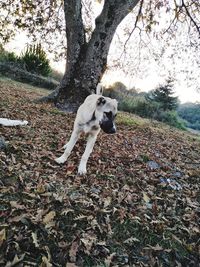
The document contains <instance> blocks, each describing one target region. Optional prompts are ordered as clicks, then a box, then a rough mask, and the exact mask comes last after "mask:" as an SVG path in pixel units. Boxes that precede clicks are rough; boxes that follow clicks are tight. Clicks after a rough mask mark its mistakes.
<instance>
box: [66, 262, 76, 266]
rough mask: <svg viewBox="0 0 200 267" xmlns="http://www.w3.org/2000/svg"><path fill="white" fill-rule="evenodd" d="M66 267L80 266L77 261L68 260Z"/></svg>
mask: <svg viewBox="0 0 200 267" xmlns="http://www.w3.org/2000/svg"><path fill="white" fill-rule="evenodd" d="M66 267H78V266H77V265H76V264H75V263H71V262H68V263H67V264H66Z"/></svg>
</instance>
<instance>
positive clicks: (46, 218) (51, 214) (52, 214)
mask: <svg viewBox="0 0 200 267" xmlns="http://www.w3.org/2000/svg"><path fill="white" fill-rule="evenodd" d="M55 216H56V213H55V211H50V212H49V213H47V214H46V215H45V216H44V218H43V223H45V224H48V223H49V222H50V221H52V220H53V219H54V217H55Z"/></svg>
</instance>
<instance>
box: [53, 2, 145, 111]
mask: <svg viewBox="0 0 200 267" xmlns="http://www.w3.org/2000/svg"><path fill="white" fill-rule="evenodd" d="M139 1H140V0H105V3H104V7H103V10H102V12H101V14H100V15H99V16H98V17H97V18H96V20H95V24H96V27H95V29H94V31H93V33H92V36H91V39H90V40H89V42H88V43H86V41H85V33H84V27H83V21H82V16H81V0H76V1H74V0H65V1H64V5H65V19H66V34H67V63H66V71H65V74H64V77H63V79H62V81H61V84H60V86H59V88H58V95H57V99H56V103H57V105H58V106H60V107H62V108H65V109H67V110H71V111H74V110H76V109H77V107H78V106H79V104H80V103H81V102H83V100H84V99H85V97H87V96H88V95H89V94H91V93H92V92H94V91H95V88H96V85H97V84H98V82H99V81H100V79H101V77H102V75H103V74H104V71H105V69H106V65H107V56H108V52H109V48H110V44H111V41H112V39H113V36H114V33H115V31H116V28H117V26H118V25H119V24H120V22H121V21H122V20H123V18H124V17H125V16H126V15H127V14H128V13H129V12H130V11H131V10H132V9H133V8H134V7H135V6H136V4H137V3H138V2H139Z"/></svg>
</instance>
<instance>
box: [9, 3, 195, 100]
mask: <svg viewBox="0 0 200 267" xmlns="http://www.w3.org/2000/svg"><path fill="white" fill-rule="evenodd" d="M94 7H95V9H94V16H97V15H98V14H99V13H100V12H101V7H100V5H99V6H98V4H96V5H94ZM160 16H162V19H160V18H159V21H160V22H161V23H160V24H159V25H158V28H162V27H163V26H165V23H167V22H166V21H165V20H164V19H163V18H164V14H163V15H162V14H160ZM134 19H135V15H134V14H133V13H131V14H130V15H128V16H127V17H126V18H125V19H124V21H123V22H122V23H121V24H120V26H119V27H118V29H117V34H115V36H114V38H113V41H112V44H111V47H110V52H109V56H108V71H107V72H106V74H105V75H104V77H103V80H102V82H103V83H104V84H105V85H111V84H113V83H114V82H116V81H120V82H122V83H124V84H125V85H126V86H127V88H133V87H134V88H136V89H138V90H140V91H149V90H152V89H155V88H156V87H157V86H158V85H159V84H163V83H164V82H165V80H166V79H167V78H168V77H167V75H168V74H169V73H170V72H171V70H172V69H173V70H174V72H175V74H176V82H175V96H178V97H179V100H180V101H181V102H182V103H184V102H200V93H197V91H196V89H195V87H198V88H200V71H199V70H200V66H199V65H198V64H197V62H196V60H195V58H196V55H195V51H193V50H192V49H185V48H184V47H182V46H181V45H182V44H184V43H186V42H187V41H188V42H189V41H190V40H187V39H185V38H186V37H185V35H184V34H183V32H184V31H185V29H181V34H180V36H178V37H177V38H174V39H173V40H170V41H169V40H168V39H167V38H163V39H159V40H156V39H154V38H152V39H151V40H147V39H145V38H146V37H145V38H144V40H145V42H148V46H146V47H142V48H140V50H139V49H138V47H139V42H140V40H139V39H138V38H137V37H138V34H137V32H136V33H135V34H133V35H132V36H131V38H130V40H129V42H128V45H127V52H126V53H125V54H124V55H122V56H121V54H122V50H123V46H124V42H125V41H126V39H127V34H125V32H126V30H127V28H128V27H129V25H130V22H133V21H134ZM93 26H94V21H93ZM158 30H159V29H158ZM178 34H179V33H178ZM178 34H177V35H178ZM119 36H120V38H119ZM55 42H56V41H55ZM27 43H30V40H29V39H28V38H27V37H26V34H25V33H24V32H22V33H19V34H17V35H16V37H15V39H14V40H12V41H11V42H10V43H9V44H7V46H6V48H7V49H8V50H10V51H14V52H15V53H17V54H20V53H21V52H22V50H23V49H24V48H25V47H26V44H27ZM161 48H164V50H165V51H164V53H163V55H162V57H161V58H160V59H154V57H153V56H152V55H154V54H156V55H159V53H161ZM149 51H150V52H149ZM174 51H176V52H174ZM177 51H178V52H177ZM53 57H54V56H53V55H52V54H48V58H49V59H50V62H51V65H52V67H53V68H55V69H56V70H58V71H60V72H62V73H63V72H64V70H65V59H63V60H61V61H59V62H55V61H54V60H53ZM120 57H121V58H120ZM116 59H118V60H119V62H120V63H119V66H118V67H117V68H116V67H114V68H113V62H115V60H116ZM183 70H184V71H185V70H187V73H188V74H187V75H186V73H184V71H183Z"/></svg>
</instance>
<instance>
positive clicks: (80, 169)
mask: <svg viewBox="0 0 200 267" xmlns="http://www.w3.org/2000/svg"><path fill="white" fill-rule="evenodd" d="M86 173H87V170H86V168H85V167H82V166H79V168H78V174H79V175H85V174H86Z"/></svg>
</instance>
